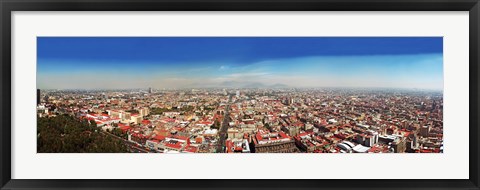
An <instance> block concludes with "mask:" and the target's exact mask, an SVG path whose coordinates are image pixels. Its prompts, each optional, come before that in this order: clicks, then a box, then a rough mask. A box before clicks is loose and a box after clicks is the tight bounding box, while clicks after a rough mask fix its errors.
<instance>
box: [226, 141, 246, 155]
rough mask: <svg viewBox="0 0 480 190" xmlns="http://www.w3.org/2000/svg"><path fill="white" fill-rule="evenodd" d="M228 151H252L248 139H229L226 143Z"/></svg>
mask: <svg viewBox="0 0 480 190" xmlns="http://www.w3.org/2000/svg"><path fill="white" fill-rule="evenodd" d="M225 145H226V150H225V152H227V153H250V146H249V145H248V141H247V139H233V140H227V142H226V143H225Z"/></svg>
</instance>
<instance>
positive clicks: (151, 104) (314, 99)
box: [37, 88, 443, 153]
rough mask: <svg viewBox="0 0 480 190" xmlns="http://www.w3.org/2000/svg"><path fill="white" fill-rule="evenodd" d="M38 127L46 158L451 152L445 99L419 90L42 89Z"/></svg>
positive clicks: (40, 144)
mask: <svg viewBox="0 0 480 190" xmlns="http://www.w3.org/2000/svg"><path fill="white" fill-rule="evenodd" d="M55 118H56V120H55ZM72 119H73V120H74V121H76V122H78V123H82V122H83V124H79V125H78V126H79V127H73V128H74V129H77V130H74V129H71V130H70V129H69V130H66V129H67V127H70V128H72V126H73V125H75V124H72V121H71V120H72ZM37 122H38V123H39V125H40V123H41V125H42V130H39V129H38V127H37V136H38V137H37V151H38V152H55V151H57V152H75V150H76V149H75V148H77V149H78V152H102V151H103V152H158V153H179V152H181V153H297V152H298V153H300V152H307V153H403V152H408V153H441V152H443V94H442V92H440V91H424V90H416V89H411V90H407V89H361V88H352V89H349V88H321V89H293V88H283V89H281V88H278V89H275V88H272V89H181V90H178V89H176V90H175V89H152V88H149V89H137V90H43V89H38V90H37ZM51 125H58V126H56V127H59V126H60V127H63V128H62V130H58V129H57V133H53V132H51V131H49V129H51V128H52V127H51ZM53 128H54V127H53ZM53 128H52V129H53ZM63 129H65V130H63ZM69 131H77V133H69ZM42 133H43V134H42ZM49 133H51V134H49ZM91 133H95V134H97V136H96V137H95V138H93V137H92V135H91ZM53 134H55V135H53ZM74 134H75V135H74ZM77 134H80V135H77ZM66 136H67V137H68V136H76V137H75V138H73V137H70V138H72V140H70V141H72V142H74V143H76V144H75V145H74V146H73V145H70V144H69V143H65V142H64V141H62V142H60V141H58V140H56V139H55V138H58V139H63V138H65V137H66ZM77 136H80V137H77ZM47 137H48V138H47ZM89 139H90V140H89ZM92 139H93V140H92ZM95 139H96V140H95ZM87 141H88V142H87ZM86 143H88V144H86ZM95 143H109V145H108V146H104V145H96V144H95ZM119 144H120V145H119ZM67 145H68V147H65V146H67ZM40 146H41V147H40ZM52 146H55V147H53V148H52ZM62 146H63V148H62ZM110 146H119V148H118V147H117V148H112V149H110V148H109V147H110ZM44 150H50V151H44ZM52 150H53V151H52ZM65 150H68V151H65Z"/></svg>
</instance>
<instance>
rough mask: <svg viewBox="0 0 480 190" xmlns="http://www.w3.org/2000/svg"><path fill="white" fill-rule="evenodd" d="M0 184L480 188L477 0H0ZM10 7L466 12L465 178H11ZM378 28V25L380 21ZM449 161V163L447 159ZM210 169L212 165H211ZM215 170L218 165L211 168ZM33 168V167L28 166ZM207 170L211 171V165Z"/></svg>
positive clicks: (49, 186) (17, 186)
mask: <svg viewBox="0 0 480 190" xmlns="http://www.w3.org/2000/svg"><path fill="white" fill-rule="evenodd" d="M0 6H1V8H0V9H1V26H2V29H1V35H0V36H1V37H0V38H1V40H0V41H1V46H0V48H1V50H0V57H1V63H0V65H1V77H0V80H1V82H0V85H1V86H0V97H1V102H0V107H1V110H0V121H1V127H0V155H1V156H0V159H1V160H0V168H1V172H0V187H1V189H195V188H203V189H210V188H217V189H372V188H376V189H379V188H380V189H427V188H429V189H479V152H480V151H479V140H478V138H479V136H480V133H479V130H478V127H479V119H478V114H479V112H478V110H479V107H480V105H479V101H478V97H479V88H478V86H479V85H480V84H479V81H480V77H479V73H480V70H479V66H478V65H479V58H478V55H479V54H480V51H479V17H480V16H479V12H480V5H479V0H156V1H153V0H139V1H135V0H89V1H81V0H64V1H60V0H15V1H14V0H1V1H0ZM12 11H469V35H470V36H469V41H470V44H469V55H470V57H469V72H470V73H469V76H470V78H469V83H470V84H469V97H470V100H469V101H470V107H469V114H470V115H469V119H470V121H469V135H470V136H469V140H470V142H469V143H470V144H469V165H470V170H469V179H464V180H458V179H448V180H444V179H442V180H440V179H438V180H422V179H402V180H393V179H388V180H375V179H371V180H355V179H343V180H255V179H247V180H233V179H229V180H218V179H210V180H180V179H178V180H93V179H92V180H90V179H89V180H83V179H82V180H26V179H12V178H11V172H12V168H11V163H12V160H11V151H12V149H11V131H12V127H13V126H12V125H11V124H12V123H11V113H10V112H11V110H12V106H11V99H12V94H11V89H12V84H11V82H12V79H11V77H12V76H11V68H12V67H11V64H12V63H11V53H12V50H11V45H12V41H11V29H12V27H11V24H12V23H11V18H12V17H11V13H12ZM380 27H381V26H380ZM452 164H454V163H452ZM214 169H215V168H214ZM216 169H217V170H220V169H221V168H216ZM32 170H34V168H32ZM211 172H215V170H212V171H211Z"/></svg>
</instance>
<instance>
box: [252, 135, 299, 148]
mask: <svg viewBox="0 0 480 190" xmlns="http://www.w3.org/2000/svg"><path fill="white" fill-rule="evenodd" d="M253 146H254V150H253V151H252V152H255V153H291V152H298V151H299V150H298V149H297V147H296V146H295V141H294V140H293V138H291V137H290V136H288V135H287V134H285V132H283V131H281V132H275V133H270V132H267V131H262V130H259V132H257V133H256V134H255V135H254V138H253Z"/></svg>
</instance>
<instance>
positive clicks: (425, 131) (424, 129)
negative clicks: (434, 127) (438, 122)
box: [420, 126, 430, 137]
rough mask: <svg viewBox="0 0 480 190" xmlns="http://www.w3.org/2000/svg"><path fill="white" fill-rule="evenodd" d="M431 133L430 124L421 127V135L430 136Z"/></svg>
mask: <svg viewBox="0 0 480 190" xmlns="http://www.w3.org/2000/svg"><path fill="white" fill-rule="evenodd" d="M429 133H430V126H423V127H421V128H420V136H422V137H428V134H429Z"/></svg>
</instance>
